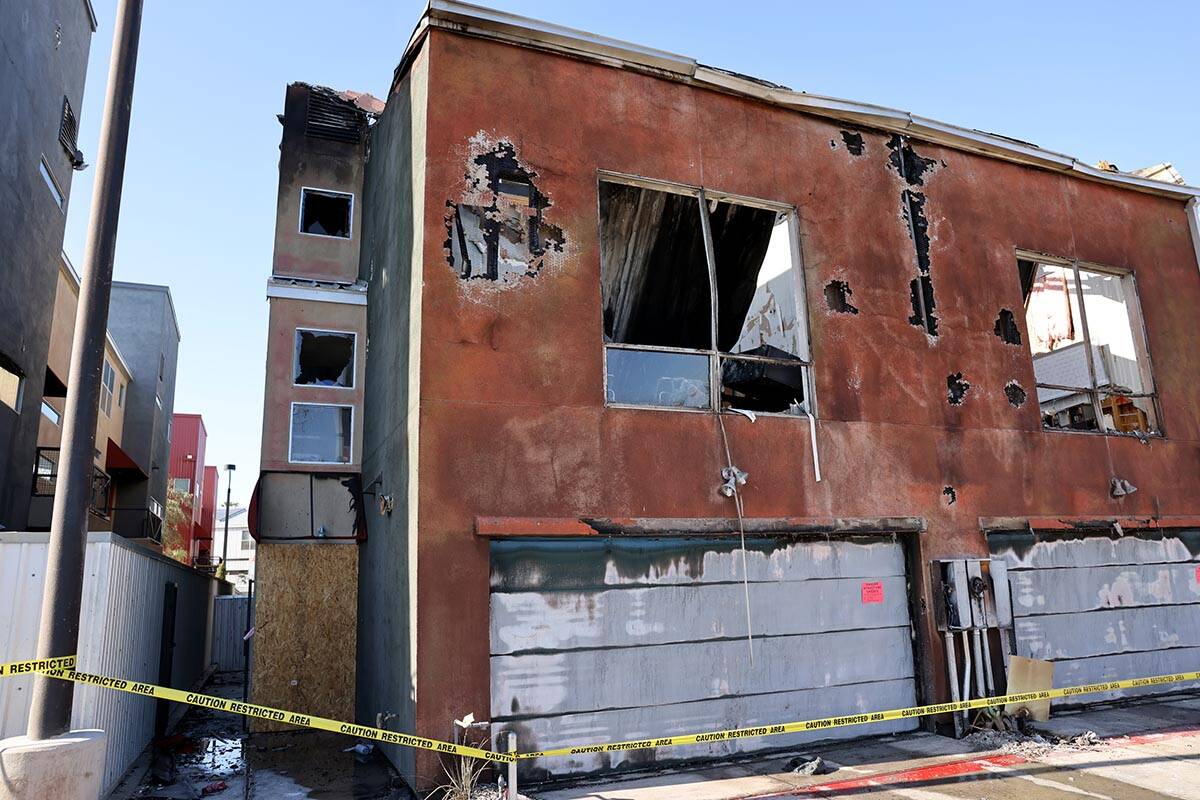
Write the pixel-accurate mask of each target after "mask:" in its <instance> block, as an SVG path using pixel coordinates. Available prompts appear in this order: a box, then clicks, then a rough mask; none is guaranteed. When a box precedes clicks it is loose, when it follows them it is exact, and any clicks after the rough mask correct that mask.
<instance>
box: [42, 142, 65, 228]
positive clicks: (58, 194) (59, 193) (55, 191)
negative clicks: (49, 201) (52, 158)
mask: <svg viewBox="0 0 1200 800" xmlns="http://www.w3.org/2000/svg"><path fill="white" fill-rule="evenodd" d="M38 173H40V174H41V176H42V181H43V182H44V183H45V184H46V188H47V189H49V190H50V196H51V197H53V198H54V204H55V205H56V206H58V210H59V211H61V212H62V213H64V214H66V213H67V193H66V192H64V191H63V188H62V186H61V185H59V182H58V177H57V176H55V174H54V170H52V169H51V168H50V162H49V161H47V160H46V156H45V154H43V155H42V157H41V158H40V159H39V160H38Z"/></svg>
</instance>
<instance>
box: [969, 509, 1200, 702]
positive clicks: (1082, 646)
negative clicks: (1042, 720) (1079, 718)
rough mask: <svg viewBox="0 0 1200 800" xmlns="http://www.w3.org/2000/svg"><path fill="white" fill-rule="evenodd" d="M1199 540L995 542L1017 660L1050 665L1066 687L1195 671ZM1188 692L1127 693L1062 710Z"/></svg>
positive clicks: (1188, 535)
mask: <svg viewBox="0 0 1200 800" xmlns="http://www.w3.org/2000/svg"><path fill="white" fill-rule="evenodd" d="M1197 541H1200V539H1198V538H1197V536H1196V533H1195V532H1191V531H1187V532H1179V533H1154V534H1149V535H1146V536H1138V535H1136V534H1134V535H1127V536H1121V537H1111V536H1105V535H1094V536H1081V535H1079V534H1071V535H1065V536H1064V535H1056V534H1049V533H1044V534H1040V535H1036V536H1035V535H1032V534H1002V535H999V536H993V537H990V543H991V546H992V552H993V555H995V556H998V557H1002V558H1004V560H1005V562H1006V563H1007V565H1008V576H1009V586H1010V589H1011V591H1012V604H1013V615H1014V633H1015V637H1016V645H1017V654H1018V655H1022V656H1028V657H1030V658H1040V659H1047V660H1050V661H1053V662H1054V685H1055V686H1059V687H1062V686H1075V685H1079V684H1089V683H1100V682H1103V681H1113V680H1123V679H1128V678H1145V677H1152V676H1155V675H1164V674H1169V673H1172V672H1180V671H1191V670H1194V669H1196V664H1197V663H1200V659H1198V658H1197V655H1198V654H1200V559H1198V558H1197V557H1196V556H1194V555H1193V554H1192V552H1191V550H1192V549H1195V547H1196V542H1197ZM1189 544H1190V545H1191V549H1189ZM1185 688H1189V685H1188V684H1171V685H1167V686H1158V687H1147V688H1139V689H1130V690H1122V691H1117V692H1109V693H1105V694H1094V695H1087V696H1086V697H1080V698H1078V699H1076V700H1074V701H1073V702H1072V701H1070V700H1067V701H1061V702H1060V701H1056V704H1057V705H1071V704H1075V705H1078V704H1089V703H1097V702H1104V701H1107V700H1113V699H1116V698H1118V697H1126V696H1130V695H1135V694H1154V693H1162V692H1176V691H1179V690H1180V689H1185Z"/></svg>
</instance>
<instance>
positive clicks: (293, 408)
mask: <svg viewBox="0 0 1200 800" xmlns="http://www.w3.org/2000/svg"><path fill="white" fill-rule="evenodd" d="M296 406H331V407H333V408H348V409H350V430H349V431H348V435H349V437H350V441H349V447H348V450H349V456H348V457H347V459H346V460H345V461H296V460H295V459H294V458H293V457H292V437H293V435H294V434H295V432H296V427H295V425H294V424H293V420H294V419H295V416H296ZM288 463H289V464H301V465H303V464H308V465H315V466H336V467H348V466H350V465H351V464H353V463H354V405H353V404H352V403H311V402H307V401H304V400H293V401H292V402H291V404H290V406H289V408H288Z"/></svg>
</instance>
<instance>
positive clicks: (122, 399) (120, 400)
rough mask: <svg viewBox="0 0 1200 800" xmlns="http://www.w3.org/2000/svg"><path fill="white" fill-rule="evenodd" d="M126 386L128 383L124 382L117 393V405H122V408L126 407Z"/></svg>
mask: <svg viewBox="0 0 1200 800" xmlns="http://www.w3.org/2000/svg"><path fill="white" fill-rule="evenodd" d="M126 386H128V384H126V383H122V384H121V389H120V391H119V392H118V393H117V405H118V406H120V407H121V408H124V407H125V387H126Z"/></svg>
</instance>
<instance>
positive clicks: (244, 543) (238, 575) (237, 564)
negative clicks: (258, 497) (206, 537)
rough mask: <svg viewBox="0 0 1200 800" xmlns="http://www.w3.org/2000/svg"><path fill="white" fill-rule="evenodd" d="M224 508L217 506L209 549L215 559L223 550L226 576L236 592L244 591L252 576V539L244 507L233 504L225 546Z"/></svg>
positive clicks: (244, 592) (247, 587) (247, 588)
mask: <svg viewBox="0 0 1200 800" xmlns="http://www.w3.org/2000/svg"><path fill="white" fill-rule="evenodd" d="M224 541H225V508H224V504H222V507H221V508H219V509H217V517H216V527H215V528H214V529H213V542H212V552H213V557H214V558H215V559H218V560H219V559H220V558H221V554H222V553H224V554H225V580H227V581H229V582H230V583H232V584H233V586H234V588H235V589H236V590H237V592H238V593H239V594H246V592H247V591H248V590H249V588H250V581H252V580H254V539H253V537H251V536H250V526H249V525H248V524H247V515H246V507H245V506H239V505H234V507H233V509H232V511H230V513H229V547H228V549H226V548H224V547H223V545H222V542H224Z"/></svg>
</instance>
